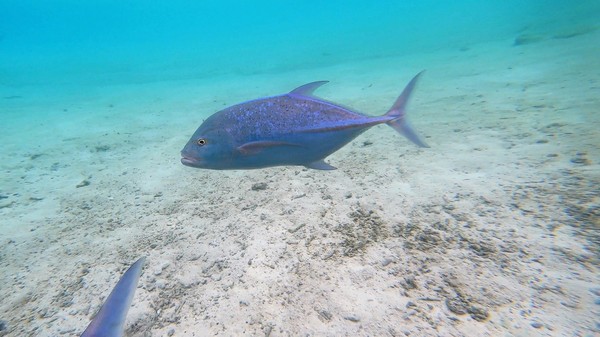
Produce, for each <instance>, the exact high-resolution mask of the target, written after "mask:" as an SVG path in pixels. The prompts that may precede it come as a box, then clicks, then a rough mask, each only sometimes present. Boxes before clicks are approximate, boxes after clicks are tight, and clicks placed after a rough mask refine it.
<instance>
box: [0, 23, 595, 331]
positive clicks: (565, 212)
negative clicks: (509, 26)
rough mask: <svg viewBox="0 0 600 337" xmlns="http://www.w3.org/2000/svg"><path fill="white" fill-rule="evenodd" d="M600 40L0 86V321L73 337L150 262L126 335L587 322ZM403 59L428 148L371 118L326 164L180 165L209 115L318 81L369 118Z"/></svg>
mask: <svg viewBox="0 0 600 337" xmlns="http://www.w3.org/2000/svg"><path fill="white" fill-rule="evenodd" d="M598 41H600V32H599V31H595V32H592V33H588V34H585V35H581V36H576V37H573V38H569V39H547V40H544V41H541V42H538V43H535V44H527V45H522V46H512V45H511V43H512V41H500V42H498V43H493V44H488V45H477V46H470V49H469V50H466V51H458V50H456V51H454V50H451V51H440V52H439V53H436V54H429V55H412V56H410V57H395V58H387V59H376V60H365V61H361V62H356V63H352V64H343V65H338V66H334V67H328V68H321V69H309V70H306V69H304V70H298V71H295V72H288V73H282V74H265V75H256V76H247V77H242V78H239V77H233V76H231V77H223V78H218V79H211V80H210V82H209V81H208V80H198V81H185V82H165V83H152V84H137V85H128V86H121V87H117V86H107V87H103V88H101V87H96V88H62V87H61V88H52V89H50V88H43V89H42V90H40V89H39V88H27V87H23V88H2V96H3V97H8V96H11V95H14V96H21V97H19V98H10V99H8V98H4V99H2V98H0V99H2V101H3V102H2V104H3V106H4V107H3V110H6V111H3V112H2V116H3V118H4V120H3V124H2V125H3V126H2V130H3V131H2V132H1V133H0V137H1V139H0V142H1V144H2V145H1V147H2V152H1V153H2V161H1V162H0V169H1V170H2V173H1V178H0V182H1V185H0V194H1V195H3V196H7V198H4V199H1V200H0V207H1V208H0V217H1V222H2V224H1V227H2V232H1V233H0V243H1V245H0V262H1V263H2V269H1V270H2V273H1V274H0V284H1V285H2V286H1V287H0V292H1V298H2V300H1V301H0V320H4V321H5V322H6V323H7V326H8V328H7V329H8V335H10V336H59V335H60V336H78V335H79V334H80V333H81V332H82V331H83V329H84V328H85V326H86V325H87V323H88V322H89V320H90V318H91V316H92V315H93V313H94V312H95V311H96V310H97V309H98V308H99V306H100V305H101V303H102V301H103V300H104V299H105V297H106V296H107V295H108V293H109V291H110V289H111V288H112V287H113V286H114V284H115V283H116V281H117V280H118V278H119V277H120V275H121V274H122V272H124V270H125V269H126V268H127V267H128V266H129V265H130V264H131V263H133V262H134V261H135V260H136V259H137V258H138V257H140V256H147V264H146V266H145V269H144V274H143V275H142V277H141V279H140V286H139V289H138V291H137V293H136V296H135V299H134V305H133V307H132V308H131V310H130V312H129V317H128V321H127V322H128V323H127V335H128V336H165V335H168V334H170V333H173V336H209V335H222V336H236V335H246V336H262V335H266V336H403V335H410V336H433V335H439V336H592V335H594V334H598V333H599V331H600V318H599V317H600V305H598V301H600V272H599V268H598V267H599V261H600V260H599V258H600V251H599V248H598V247H599V240H600V239H599V237H600V235H599V234H598V233H599V231H600V222H599V211H598V210H599V202H600V199H599V198H600V192H599V189H598V186H600V170H599V158H600V148H599V147H598V144H600V131H599V130H600V128H599V127H598V125H600V94H599V93H600V90H599V89H600V58H598V55H600V47H599V46H600V44H599V43H598ZM421 69H427V73H426V74H425V76H424V77H423V78H422V81H421V83H420V84H419V86H418V88H417V90H416V92H415V96H414V99H413V100H412V102H411V104H410V106H409V109H410V117H411V120H412V123H413V125H414V126H415V128H416V129H417V130H419V131H420V132H421V133H422V134H423V135H425V136H426V137H427V141H428V142H429V143H430V145H431V148H430V149H419V148H417V147H415V146H414V145H412V144H410V143H409V142H408V141H407V140H405V139H403V138H402V137H401V136H399V135H397V134H396V133H395V132H394V131H393V130H392V129H391V128H388V127H386V126H379V127H375V128H373V129H372V130H370V131H368V132H367V133H365V134H364V135H362V136H360V137H359V138H357V139H356V140H355V141H354V142H352V143H351V144H349V145H348V146H346V147H345V148H343V149H342V150H340V151H339V152H337V153H335V154H334V155H332V156H330V158H328V162H329V163H331V164H332V165H334V166H337V167H338V168H339V169H338V170H337V171H316V170H307V169H304V168H302V167H284V168H271V169H263V170H252V171H210V170H196V169H192V168H189V167H184V166H183V165H181V164H180V163H179V151H180V150H181V148H182V147H183V145H184V144H185V142H186V141H187V139H188V137H189V136H190V135H191V134H192V132H193V131H194V130H195V129H196V127H197V126H198V125H200V123H201V121H202V118H205V117H206V116H208V115H209V114H211V113H213V112H215V111H217V110H219V109H221V108H222V107H224V106H227V105H231V104H234V103H238V102H241V101H244V100H247V99H252V98H255V97H260V96H265V95H272V94H278V93H282V92H285V91H287V90H291V89H293V88H294V87H296V86H298V85H300V84H303V83H305V82H310V81H313V80H320V79H329V80H331V81H332V83H330V84H328V85H327V86H325V87H323V88H322V89H320V90H319V91H318V94H319V95H320V96H322V97H325V98H328V99H330V100H333V101H337V102H339V103H342V104H345V105H348V106H352V107H355V108H356V109H358V110H361V111H365V112H367V113H370V114H381V113H383V112H385V111H386V110H387V108H388V107H389V106H390V105H391V104H392V102H393V101H394V99H395V98H396V96H397V95H398V93H399V92H400V91H401V89H402V88H403V87H404V85H405V84H406V83H407V82H408V80H409V79H410V78H411V77H412V76H413V75H414V74H415V73H417V72H418V71H420V70H421ZM61 92H63V93H64V92H67V93H68V94H67V95H65V94H60V96H57V95H59V93H61ZM63 109H68V112H67V113H63ZM32 114H39V116H40V117H39V118H36V120H35V121H33V123H32V121H31V115H32ZM59 115H60V116H61V117H58V116H59ZM62 116H65V117H62ZM367 141H369V142H372V144H370V145H365V142H367ZM578 153H579V154H578ZM572 160H574V161H575V162H572ZM83 182H86V183H85V184H82V183H83ZM88 183H89V184H88ZM255 183H266V184H267V189H266V190H259V191H254V190H252V186H253V184H255ZM79 184H82V185H86V186H83V187H77V186H78V185H79ZM594 292H596V293H595V294H594ZM595 301H596V303H594V302H595ZM466 311H468V312H466ZM461 312H465V313H463V314H461ZM476 318H477V319H476Z"/></svg>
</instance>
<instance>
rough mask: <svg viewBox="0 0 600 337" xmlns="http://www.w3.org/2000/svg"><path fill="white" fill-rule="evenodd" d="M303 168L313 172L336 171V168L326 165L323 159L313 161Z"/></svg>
mask: <svg viewBox="0 0 600 337" xmlns="http://www.w3.org/2000/svg"><path fill="white" fill-rule="evenodd" d="M304 166H305V167H307V168H311V169H315V170H337V167H335V166H331V165H329V164H327V163H326V162H325V161H324V160H323V159H321V160H317V161H313V162H312V163H310V164H307V165H304Z"/></svg>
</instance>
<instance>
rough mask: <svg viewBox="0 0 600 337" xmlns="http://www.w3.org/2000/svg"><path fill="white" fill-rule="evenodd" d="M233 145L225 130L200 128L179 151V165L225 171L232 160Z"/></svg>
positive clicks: (229, 135) (231, 138) (229, 134)
mask: <svg viewBox="0 0 600 337" xmlns="http://www.w3.org/2000/svg"><path fill="white" fill-rule="evenodd" d="M233 144H234V142H233V137H232V136H231V133H230V132H229V131H228V130H227V129H224V128H213V129H205V128H203V127H202V126H201V127H200V128H198V130H196V132H194V135H192V138H190V140H189V141H188V142H187V144H186V145H185V147H184V148H183V150H181V163H182V164H183V165H186V166H191V167H197V168H207V169H215V170H220V169H227V168H229V167H230V166H231V162H232V159H233V154H234V150H235V147H234V145H233Z"/></svg>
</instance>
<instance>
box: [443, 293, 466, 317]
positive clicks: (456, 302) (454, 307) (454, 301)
mask: <svg viewBox="0 0 600 337" xmlns="http://www.w3.org/2000/svg"><path fill="white" fill-rule="evenodd" d="M468 306H469V303H467V302H466V301H465V300H463V299H462V298H461V297H458V296H457V297H454V298H447V299H446V307H448V310H450V311H451V312H453V313H455V314H457V315H464V314H466V313H467V310H468Z"/></svg>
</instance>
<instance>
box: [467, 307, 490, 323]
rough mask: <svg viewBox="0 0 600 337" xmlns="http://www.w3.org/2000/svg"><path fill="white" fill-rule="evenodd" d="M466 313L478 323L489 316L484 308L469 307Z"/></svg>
mask: <svg viewBox="0 0 600 337" xmlns="http://www.w3.org/2000/svg"><path fill="white" fill-rule="evenodd" d="M467 312H468V313H469V314H470V315H471V317H472V318H473V319H474V320H476V321H478V322H483V321H485V320H486V319H487V318H488V316H489V314H488V312H487V310H485V309H484V308H478V307H476V306H470V307H469V309H467Z"/></svg>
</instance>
